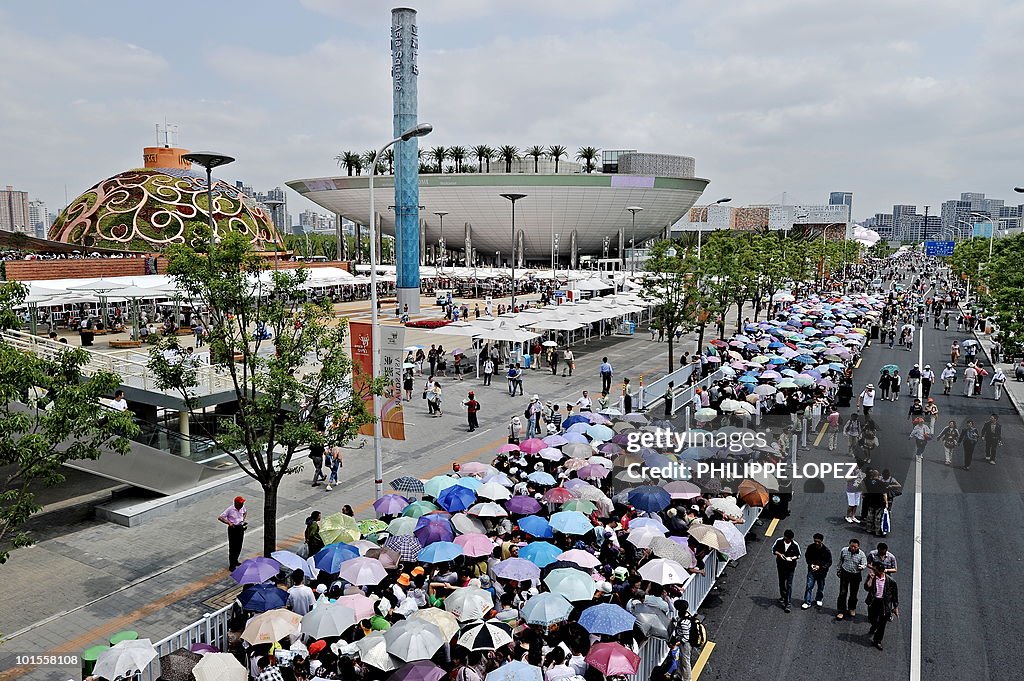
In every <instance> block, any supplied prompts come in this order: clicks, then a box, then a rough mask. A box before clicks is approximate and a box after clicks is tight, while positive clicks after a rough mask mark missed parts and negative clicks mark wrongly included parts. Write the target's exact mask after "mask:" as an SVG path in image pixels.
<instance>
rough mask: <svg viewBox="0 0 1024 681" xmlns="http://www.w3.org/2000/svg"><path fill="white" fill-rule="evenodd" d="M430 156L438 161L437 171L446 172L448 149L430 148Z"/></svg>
mask: <svg viewBox="0 0 1024 681" xmlns="http://www.w3.org/2000/svg"><path fill="white" fill-rule="evenodd" d="M430 158H432V159H434V161H436V162H437V172H438V173H443V172H444V160H445V159H446V158H448V149H446V148H445V147H434V148H433V149H431V150H430Z"/></svg>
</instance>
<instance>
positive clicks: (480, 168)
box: [471, 144, 494, 173]
mask: <svg viewBox="0 0 1024 681" xmlns="http://www.w3.org/2000/svg"><path fill="white" fill-rule="evenodd" d="M471 151H472V152H473V155H474V156H476V170H477V172H479V173H482V172H484V159H485V158H486V159H487V169H488V170H490V169H491V157H492V156H494V150H493V149H491V148H490V147H489V146H487V145H486V144H477V145H476V146H474V147H473V148H472V149H471Z"/></svg>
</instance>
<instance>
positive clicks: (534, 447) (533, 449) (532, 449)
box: [519, 437, 548, 454]
mask: <svg viewBox="0 0 1024 681" xmlns="http://www.w3.org/2000/svg"><path fill="white" fill-rule="evenodd" d="M547 446H548V444H547V443H546V442H544V440H541V439H540V438H536V437H531V438H530V439H529V440H524V441H523V442H522V443H520V445H519V450H520V451H522V452H525V453H527V454H536V453H537V452H539V451H540V450H542V449H545V448H547Z"/></svg>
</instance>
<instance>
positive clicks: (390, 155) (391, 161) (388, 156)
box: [384, 148, 395, 175]
mask: <svg viewBox="0 0 1024 681" xmlns="http://www.w3.org/2000/svg"><path fill="white" fill-rule="evenodd" d="M384 162H385V163H387V164H388V175H394V174H395V150H394V149H391V148H389V149H388V150H387V151H385V152H384Z"/></svg>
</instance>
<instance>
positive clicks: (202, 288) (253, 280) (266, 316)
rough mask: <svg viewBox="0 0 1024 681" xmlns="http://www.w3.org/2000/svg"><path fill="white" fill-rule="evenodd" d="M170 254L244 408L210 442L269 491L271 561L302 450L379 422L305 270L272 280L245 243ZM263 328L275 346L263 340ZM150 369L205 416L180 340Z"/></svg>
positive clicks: (158, 352) (171, 268)
mask: <svg viewBox="0 0 1024 681" xmlns="http://www.w3.org/2000/svg"><path fill="white" fill-rule="evenodd" d="M165 252H166V253H167V257H168V266H167V272H168V274H169V275H170V276H171V278H172V279H173V280H174V282H175V284H176V285H177V286H178V287H179V290H181V291H183V292H184V294H185V295H186V296H187V297H188V298H189V299H191V300H193V301H195V302H197V303H199V304H200V305H201V307H202V308H203V309H205V310H207V315H208V320H207V327H206V328H207V330H208V331H209V334H210V336H209V340H210V342H209V345H210V353H211V357H213V358H219V359H218V360H217V361H218V363H220V364H221V365H222V366H223V368H224V371H225V373H226V374H227V376H228V377H229V378H230V381H231V386H232V388H231V389H232V390H233V392H234V397H235V400H236V406H237V412H236V414H235V421H234V422H233V423H229V424H228V425H227V427H226V429H225V430H224V431H223V432H217V433H214V434H213V435H212V436H211V437H212V438H213V440H214V441H215V443H216V444H217V446H218V448H220V449H222V450H223V451H225V452H227V453H228V454H229V455H230V456H231V457H232V458H233V459H234V460H235V462H236V463H237V464H238V465H239V467H241V469H242V470H243V471H245V473H246V474H247V475H249V476H250V477H252V478H253V479H254V480H256V481H258V482H259V483H260V486H261V487H262V488H263V493H264V501H263V520H264V524H265V529H264V535H263V551H264V554H266V555H268V556H269V555H270V553H271V552H272V551H274V550H276V548H277V503H278V489H279V487H280V484H281V481H282V480H283V479H284V476H285V475H288V474H289V473H293V472H296V471H297V470H299V468H300V467H298V466H295V465H294V464H293V457H294V455H295V452H296V450H298V449H299V448H300V447H304V446H306V445H309V444H314V443H321V444H324V445H327V446H330V445H340V444H343V443H344V442H346V441H348V440H349V439H350V438H351V437H352V436H353V435H354V434H355V432H356V431H357V429H358V427H359V426H360V425H361V424H363V423H367V422H369V421H370V420H371V419H372V416H371V415H370V414H368V413H367V412H366V410H365V409H364V408H363V397H364V396H363V395H358V394H354V393H353V392H352V384H351V380H350V378H349V375H350V372H351V368H352V366H351V362H350V361H349V357H348V355H347V354H346V352H345V347H346V326H347V325H346V324H345V323H344V320H342V322H341V323H340V324H335V323H334V321H335V320H334V315H333V310H332V306H331V304H330V302H329V301H328V300H310V299H308V298H307V295H306V292H305V291H304V290H303V288H302V285H303V283H304V282H305V281H306V280H307V278H308V270H305V269H298V270H280V271H269V272H268V271H267V268H268V264H267V262H266V261H265V260H264V259H262V258H260V257H258V256H257V255H256V254H255V253H254V252H253V251H252V249H251V246H250V245H249V243H247V242H246V240H245V239H244V237H243V236H242V235H240V234H231V235H229V236H227V237H226V238H224V239H223V240H222V241H220V242H219V243H217V244H215V245H214V246H212V248H211V250H210V251H209V252H208V253H206V252H200V251H197V250H194V249H192V248H189V247H188V246H174V247H172V248H170V249H168V250H167V251H165ZM268 274H269V278H267V276H266V275H268ZM261 275H263V276H262V277H261ZM258 329H265V330H266V331H268V332H269V336H270V338H269V339H267V340H261V339H260V338H261V336H262V334H257V333H256V332H257V330H258ZM265 345H269V346H271V347H270V348H269V350H270V351H269V352H268V351H267V350H268V349H267V348H265V347H264V346H265ZM149 367H150V370H151V371H152V372H153V374H154V375H155V377H156V379H157V383H158V385H159V386H160V387H161V388H162V389H169V390H174V391H176V392H177V393H179V394H180V395H181V397H182V399H183V400H184V401H185V403H186V405H187V406H188V409H189V411H190V412H192V413H195V412H196V410H197V409H200V408H201V407H200V402H199V401H198V400H197V398H196V395H195V392H194V388H195V386H196V369H195V367H194V365H192V364H191V363H190V361H189V359H188V357H187V356H186V355H185V353H184V350H183V348H182V347H181V346H180V345H178V341H177V337H174V336H171V337H168V338H165V339H163V340H162V341H161V342H160V344H159V346H158V347H157V349H155V350H154V351H153V352H152V354H151V356H150V361H149ZM379 386H380V381H377V382H375V389H379ZM323 424H327V428H326V430H322V429H321V428H322V426H323Z"/></svg>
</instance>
